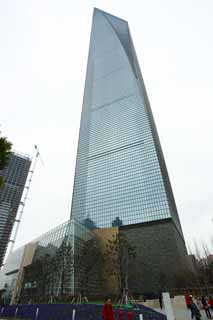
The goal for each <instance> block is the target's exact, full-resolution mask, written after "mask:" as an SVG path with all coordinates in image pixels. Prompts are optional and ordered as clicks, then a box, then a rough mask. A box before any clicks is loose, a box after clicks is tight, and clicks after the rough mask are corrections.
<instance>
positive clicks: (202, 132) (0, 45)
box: [0, 0, 213, 246]
mask: <svg viewBox="0 0 213 320" xmlns="http://www.w3.org/2000/svg"><path fill="white" fill-rule="evenodd" d="M94 6H96V7H98V8H100V9H103V10H105V11H108V12H110V13H112V14H114V15H117V16H119V17H121V18H123V19H126V20H127V21H128V22H129V25H130V30H131V34H132V37H133V41H134V45H135V49H136V52H137V55H138V59H139V63H140V66H141V71H142V74H143V77H144V80H145V84H146V88H147V91H148V95H149V99H150V103H151V106H152V110H153V114H154V117H155V121H156V125H157V128H158V132H159V136H160V140H161V144H162V148H163V152H164V156H165V160H166V163H167V167H168V171H169V174H170V179H171V183H172V187H173V191H174V195H175V199H176V203H177V207H178V211H179V215H180V219H181V222H182V227H183V231H184V234H185V238H186V242H187V243H190V242H191V241H192V240H193V239H197V240H198V241H200V240H203V241H209V239H210V237H211V235H212V234H213V223H212V221H211V219H212V217H213V187H212V181H213V170H212V164H213V149H212V136H213V134H212V117H213V110H212V106H213V62H212V57H213V41H212V39H213V37H212V32H213V19H212V17H213V1H212V0H200V1H198V0H179V1H174V0H161V1H159V0H138V1H136V0H132V1H124V0H116V1H115V0H107V1H106V0H97V1H95V0H94V1H93V0H90V1H89V0H78V1H77V0H76V1H73V0H60V1H59V0H0V123H1V124H2V127H1V129H2V132H3V133H4V134H5V135H6V136H7V137H8V138H9V139H10V140H11V141H12V142H13V145H14V149H16V150H18V151H21V152H24V153H27V154H30V155H33V154H34V150H33V145H34V144H37V145H38V146H39V149H40V152H41V154H42V157H43V160H44V162H45V166H44V167H43V166H42V165H41V164H40V163H38V166H37V168H36V172H35V175H34V178H33V182H32V186H31V190H30V194H29V198H28V201H27V204H26V208H25V212H24V216H23V220H22V224H21V227H20V230H19V235H18V238H17V243H16V246H20V245H21V244H23V243H25V242H26V241H29V240H31V239H33V238H35V237H37V236H39V235H41V234H42V233H44V232H46V231H48V230H49V229H51V228H52V227H54V226H57V225H58V224H60V223H61V222H63V221H65V220H67V219H68V218H69V215H70V206H71V198H72V186H73V178H74V169H75V158H76V150H77V142H78V132H79V124H80V114H81V106H82V99H83V90H84V80H85V74H86V62H87V55H88V47H89V36H90V29H91V20H92V13H93V7H94Z"/></svg>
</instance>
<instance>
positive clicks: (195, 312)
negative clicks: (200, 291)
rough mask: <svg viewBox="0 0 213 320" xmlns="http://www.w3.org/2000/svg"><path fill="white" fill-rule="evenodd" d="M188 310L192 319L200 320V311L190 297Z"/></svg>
mask: <svg viewBox="0 0 213 320" xmlns="http://www.w3.org/2000/svg"><path fill="white" fill-rule="evenodd" d="M190 309H191V317H192V319H193V318H194V317H195V319H196V320H200V318H201V314H200V310H199V308H198V306H197V304H196V302H195V301H194V299H193V297H192V296H190Z"/></svg>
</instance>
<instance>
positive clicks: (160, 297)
mask: <svg viewBox="0 0 213 320" xmlns="http://www.w3.org/2000/svg"><path fill="white" fill-rule="evenodd" d="M158 300H159V305H160V308H161V309H162V308H163V297H162V293H161V292H160V293H159V297H158Z"/></svg>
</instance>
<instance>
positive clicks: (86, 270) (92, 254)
mask: <svg viewBox="0 0 213 320" xmlns="http://www.w3.org/2000/svg"><path fill="white" fill-rule="evenodd" d="M78 250H79V252H78V254H77V256H76V259H75V260H76V261H75V268H77V269H78V271H79V274H80V277H79V282H80V288H81V293H84V294H88V293H89V291H90V290H89V288H90V284H91V280H92V281H93V282H96V284H95V286H96V289H98V287H99V286H100V281H101V279H100V273H101V264H102V256H101V253H100V249H99V246H98V245H97V241H96V239H95V238H91V239H89V240H87V241H84V242H82V244H81V245H80V248H79V249H78Z"/></svg>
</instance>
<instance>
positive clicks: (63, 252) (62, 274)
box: [53, 239, 74, 301]
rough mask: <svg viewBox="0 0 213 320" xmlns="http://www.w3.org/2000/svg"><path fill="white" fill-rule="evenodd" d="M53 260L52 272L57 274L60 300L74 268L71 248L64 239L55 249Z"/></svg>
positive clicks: (62, 298)
mask: <svg viewBox="0 0 213 320" xmlns="http://www.w3.org/2000/svg"><path fill="white" fill-rule="evenodd" d="M53 262H54V263H53V266H54V268H55V270H53V273H54V272H55V273H56V274H57V275H58V280H59V284H58V293H59V295H60V297H61V300H62V301H63V300H64V293H65V287H66V285H67V284H68V281H69V279H70V278H71V274H72V273H73V270H74V256H73V248H72V246H71V244H70V243H67V241H66V239H65V240H64V241H63V242H62V244H61V246H60V247H59V248H58V250H57V251H56V255H55V257H54V259H53ZM68 286H69V285H68ZM57 295H58V294H57Z"/></svg>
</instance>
